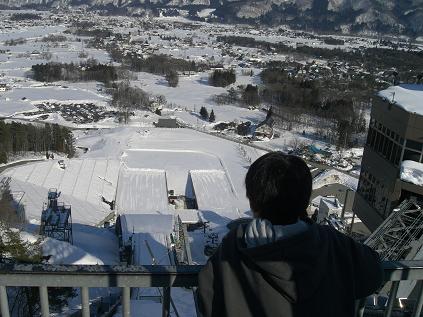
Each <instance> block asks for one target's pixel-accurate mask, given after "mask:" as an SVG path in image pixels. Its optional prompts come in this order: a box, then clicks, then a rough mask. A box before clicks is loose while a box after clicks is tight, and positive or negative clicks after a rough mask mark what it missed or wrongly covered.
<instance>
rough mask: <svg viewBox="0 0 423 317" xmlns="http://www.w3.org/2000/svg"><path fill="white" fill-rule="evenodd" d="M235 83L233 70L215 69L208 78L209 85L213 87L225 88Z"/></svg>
mask: <svg viewBox="0 0 423 317" xmlns="http://www.w3.org/2000/svg"><path fill="white" fill-rule="evenodd" d="M234 82H236V74H235V71H234V70H233V69H229V70H225V69H215V70H214V71H213V73H211V74H210V76H209V84H210V85H211V86H215V87H226V86H228V85H230V84H233V83H234Z"/></svg>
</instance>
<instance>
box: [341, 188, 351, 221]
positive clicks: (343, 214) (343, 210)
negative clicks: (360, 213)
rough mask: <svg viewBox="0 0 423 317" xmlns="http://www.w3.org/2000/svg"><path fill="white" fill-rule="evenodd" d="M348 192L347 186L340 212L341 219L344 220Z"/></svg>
mask: <svg viewBox="0 0 423 317" xmlns="http://www.w3.org/2000/svg"><path fill="white" fill-rule="evenodd" d="M349 192H350V189H349V188H347V191H346V192H345V199H344V206H342V213H341V220H342V221H344V220H345V209H346V208H347V202H348V194H349Z"/></svg>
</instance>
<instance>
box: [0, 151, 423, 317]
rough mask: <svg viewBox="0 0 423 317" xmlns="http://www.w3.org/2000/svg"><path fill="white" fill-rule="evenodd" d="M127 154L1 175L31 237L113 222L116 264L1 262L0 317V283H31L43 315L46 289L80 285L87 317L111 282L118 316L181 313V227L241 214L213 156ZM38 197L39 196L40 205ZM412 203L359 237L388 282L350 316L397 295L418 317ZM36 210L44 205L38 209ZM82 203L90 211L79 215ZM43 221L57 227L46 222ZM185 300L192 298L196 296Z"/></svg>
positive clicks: (187, 274)
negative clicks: (32, 225) (154, 309)
mask: <svg viewBox="0 0 423 317" xmlns="http://www.w3.org/2000/svg"><path fill="white" fill-rule="evenodd" d="M130 152H132V151H128V153H126V156H125V157H124V159H123V160H122V161H119V160H113V159H72V160H67V161H66V162H65V163H63V164H58V162H57V161H45V162H41V163H32V164H28V165H24V166H21V167H19V168H12V169H9V170H7V171H6V172H5V173H3V176H4V179H3V182H2V184H3V183H4V184H5V183H6V179H7V184H8V185H9V186H10V188H11V190H13V191H14V192H19V193H21V194H20V197H21V198H20V201H22V203H23V204H25V209H24V211H22V212H23V213H25V214H24V215H21V216H22V217H25V218H27V219H28V218H35V217H37V215H38V218H39V219H40V220H41V222H40V233H41V234H44V235H45V236H49V237H54V238H56V239H59V240H64V241H67V242H70V243H72V232H71V231H70V232H69V228H71V226H70V227H69V222H70V223H72V219H73V221H74V222H85V223H86V224H89V225H97V226H104V227H108V225H109V224H110V222H111V221H113V219H114V220H115V232H116V235H117V237H118V240H119V251H120V252H119V255H120V265H117V266H107V265H100V266H89V265H32V266H26V265H25V266H19V265H17V266H10V265H7V264H2V265H0V304H1V312H2V316H10V314H9V307H8V302H7V293H6V286H34V287H39V290H40V301H41V308H42V309H41V310H42V311H41V315H42V316H43V317H47V316H49V314H50V312H49V304H48V295H47V287H67V286H68V287H75V288H80V290H81V291H80V294H81V303H82V305H81V307H82V308H81V310H82V316H84V317H88V316H90V315H92V303H90V296H89V289H90V288H110V287H120V288H121V290H122V291H121V294H122V295H121V297H120V298H119V300H118V301H117V302H116V306H121V307H122V315H123V316H125V317H127V316H131V309H133V308H134V302H138V303H140V302H143V305H145V303H147V302H148V301H150V302H151V301H153V302H154V303H155V304H156V305H160V309H161V315H162V316H171V315H172V316H180V314H178V310H177V308H176V306H175V303H174V300H173V299H172V298H173V296H174V295H173V294H177V293H178V288H180V287H185V288H190V287H192V288H193V290H194V289H195V286H197V282H198V281H197V275H198V272H199V270H200V269H201V266H200V265H193V264H195V263H193V260H192V256H191V250H190V243H189V241H188V234H187V231H188V230H190V229H192V228H199V227H202V226H205V225H207V226H209V227H210V228H213V224H214V223H216V222H218V220H219V219H220V218H223V219H226V221H227V222H228V220H234V219H237V218H240V217H241V216H242V214H241V213H240V211H239V209H238V207H237V206H238V200H239V197H238V194H237V192H236V190H235V188H234V186H233V184H232V181H231V178H230V175H229V174H228V173H227V170H226V168H225V166H224V165H223V163H222V162H221V161H220V160H219V159H218V158H216V157H215V158H210V157H208V159H207V160H206V162H204V161H203V162H201V165H205V166H207V167H208V169H200V168H193V169H189V168H187V167H186V166H185V167H184V166H183V164H182V165H180V166H172V167H168V166H167V168H166V169H159V168H157V166H154V163H152V165H151V166H145V165H146V164H145V160H143V159H145V158H146V157H149V158H150V156H153V157H154V156H155V155H156V154H157V153H154V151H140V150H137V151H133V153H130ZM144 154H145V156H143V155H144ZM171 155H172V156H173V160H172V162H175V161H178V157H179V158H180V159H182V158H183V157H184V156H186V155H190V154H187V153H184V152H180V153H179V152H178V153H176V152H172V153H171ZM193 155H194V156H196V157H197V156H199V155H201V154H200V153H193ZM175 157H176V160H175ZM147 161H148V162H150V161H149V160H147ZM182 161H183V160H182ZM182 161H181V162H182ZM139 162H141V164H140V163H139ZM153 162H154V161H153ZM157 164H158V163H157ZM160 164H161V163H160ZM137 165H142V166H138V167H137ZM162 165H163V164H162ZM193 165H194V167H196V166H195V164H193ZM164 166H166V164H164ZM53 188H54V189H53ZM56 189H57V190H56ZM47 193H48V202H47V203H45V204H44V201H43V200H45V198H46V197H47ZM22 194H23V198H22ZM59 200H60V201H63V202H66V205H64V204H62V203H60V202H59ZM420 205H421V204H420V203H418V202H415V201H412V200H410V201H405V202H403V204H401V205H400V206H399V207H398V208H397V209H396V210H395V212H394V213H393V214H392V216H391V217H389V218H388V219H387V220H386V221H385V222H384V223H383V224H382V225H381V226H380V228H379V229H378V230H376V231H375V232H374V233H373V234H372V236H370V237H369V239H368V240H367V241H366V243H367V244H369V245H370V246H372V247H373V248H375V249H377V250H378V251H379V252H381V254H382V255H383V259H384V260H385V262H384V270H385V280H386V282H387V284H386V285H385V287H384V289H383V290H382V291H381V294H383V293H384V294H388V296H386V297H385V299H384V297H383V296H382V297H381V296H377V297H376V296H375V297H373V298H368V299H367V300H362V301H359V302H357V316H366V315H367V313H368V312H370V313H371V316H379V315H380V316H382V315H384V316H387V317H389V316H393V315H392V313H393V312H394V314H397V315H398V314H399V313H401V312H402V311H403V307H402V308H401V310H399V306H398V303H400V305H401V298H408V301H407V305H410V307H411V308H410V313H411V315H410V316H413V317H417V316H420V313H421V311H422V307H423V282H422V281H423V261H421V259H422V256H423V255H422V252H423V251H422V249H421V245H422V241H423V227H422V225H421V221H420V219H421V217H422V211H421V206H420ZM37 206H38V207H37ZM40 206H44V207H43V209H42V210H41V209H40ZM71 206H72V208H71ZM87 208H90V212H89V213H84V211H86V210H88V209H87ZM55 213H58V214H55ZM63 213H65V214H63ZM71 213H72V214H71ZM49 219H50V220H49ZM58 219H59V220H60V219H61V221H58ZM52 221H55V222H57V224H59V225H58V226H57V227H60V228H58V229H57V228H56V227H55V226H52V223H51V222H52ZM61 223H63V224H64V225H63V226H62V227H61V226H60V224H61ZM58 230H59V231H60V230H62V231H60V232H58ZM66 230H68V231H66ZM70 230H71V229H70ZM204 230H205V229H204ZM73 239H75V233H74V234H73ZM171 290H172V295H171ZM192 298H194V302H195V296H192ZM398 299H400V300H399V301H398ZM364 306H366V314H364ZM142 307H143V306H140V307H137V309H142ZM369 307H372V309H371V310H369ZM363 314H364V315H363ZM397 315H395V316H397ZM369 316H370V315H369ZM398 316H405V315H401V314H400V315H398ZM407 316H408V315H407Z"/></svg>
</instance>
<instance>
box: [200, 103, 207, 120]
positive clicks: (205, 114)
mask: <svg viewBox="0 0 423 317" xmlns="http://www.w3.org/2000/svg"><path fill="white" fill-rule="evenodd" d="M200 116H201V118H203V120H208V119H209V112H208V111H207V109H206V107H204V106H202V107H201V109H200Z"/></svg>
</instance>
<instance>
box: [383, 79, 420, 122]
mask: <svg viewBox="0 0 423 317" xmlns="http://www.w3.org/2000/svg"><path fill="white" fill-rule="evenodd" d="M379 96H380V97H382V98H385V99H386V100H388V101H390V102H393V103H394V104H396V105H397V106H399V107H401V108H403V109H404V110H406V111H408V112H412V113H416V114H419V115H422V116H423V85H418V84H402V85H398V86H391V87H389V88H388V89H385V90H382V91H380V92H379Z"/></svg>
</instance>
